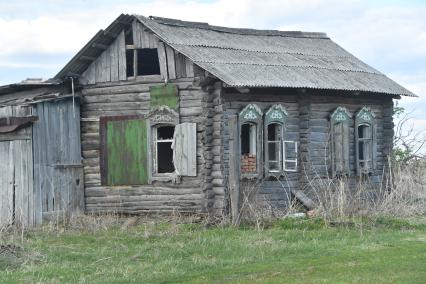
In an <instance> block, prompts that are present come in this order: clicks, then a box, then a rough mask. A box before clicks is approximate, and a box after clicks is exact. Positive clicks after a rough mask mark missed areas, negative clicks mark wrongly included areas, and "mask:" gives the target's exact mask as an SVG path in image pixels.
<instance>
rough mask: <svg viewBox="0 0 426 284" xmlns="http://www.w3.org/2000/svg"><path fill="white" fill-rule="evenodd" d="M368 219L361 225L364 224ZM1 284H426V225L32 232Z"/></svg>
mask: <svg viewBox="0 0 426 284" xmlns="http://www.w3.org/2000/svg"><path fill="white" fill-rule="evenodd" d="M361 221H363V222H361ZM15 244H18V245H19V246H21V247H22V248H23V252H20V254H22V255H27V256H28V257H27V259H24V260H23V261H21V262H22V263H21V264H20V265H19V266H16V265H15V266H8V265H1V263H2V259H1V255H0V283H34V282H37V283H64V282H71V283H132V282H133V283H179V282H191V283H205V282H217V283H223V282H232V283H251V282H258V283H259V282H261V283H264V282H266V283H321V282H325V283H424V282H425V281H426V226H425V225H411V224H410V223H408V222H407V221H404V220H389V219H385V218H382V219H378V220H375V222H374V223H373V222H371V221H369V222H367V221H365V220H358V221H357V222H356V223H339V224H336V225H334V226H331V225H330V224H326V223H324V222H323V221H321V220H315V219H313V220H307V219H288V220H285V221H278V222H276V223H274V224H272V225H271V226H270V227H269V228H267V229H264V230H262V231H258V230H255V229H254V228H252V227H244V228H240V229H236V228H231V227H225V228H217V227H215V228H209V229H205V228H204V227H203V226H202V225H198V224H171V223H160V224H156V225H155V224H152V223H149V224H148V225H139V226H136V227H132V228H130V229H126V230H121V229H120V228H111V229H106V230H94V231H93V232H92V231H90V230H86V231H83V232H76V231H72V230H63V231H60V230H59V231H56V232H47V231H46V230H45V231H43V230H41V231H34V232H30V233H27V234H26V235H25V236H24V240H23V241H22V242H16V241H15Z"/></svg>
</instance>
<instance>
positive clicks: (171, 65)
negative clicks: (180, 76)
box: [165, 45, 176, 79]
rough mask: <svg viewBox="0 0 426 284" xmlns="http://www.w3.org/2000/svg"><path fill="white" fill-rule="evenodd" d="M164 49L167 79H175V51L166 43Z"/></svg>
mask: <svg viewBox="0 0 426 284" xmlns="http://www.w3.org/2000/svg"><path fill="white" fill-rule="evenodd" d="M165 49H166V61H167V70H168V74H169V79H176V67H175V52H174V50H173V49H172V48H171V47H170V46H168V45H165Z"/></svg>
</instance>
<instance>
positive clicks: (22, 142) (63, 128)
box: [0, 14, 414, 224]
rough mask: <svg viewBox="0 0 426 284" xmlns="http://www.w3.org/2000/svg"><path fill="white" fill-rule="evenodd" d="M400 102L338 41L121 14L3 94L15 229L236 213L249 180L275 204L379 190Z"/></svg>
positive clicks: (6, 175) (2, 169)
mask: <svg viewBox="0 0 426 284" xmlns="http://www.w3.org/2000/svg"><path fill="white" fill-rule="evenodd" d="M401 96H414V94H412V93H411V92H410V91H408V90H406V89H405V88H403V87H401V86H400V85H398V84H397V83H395V82H394V81H392V80H391V79H389V78H388V77H386V76H385V75H383V74H382V73H380V72H379V71H377V70H375V69H373V68H372V67H370V66H368V65H367V64H365V63H363V62H362V61H360V60H359V59H357V58H356V57H354V56H353V55H351V54H350V53H348V52H347V51H345V50H344V49H343V48H341V47H340V46H338V45H337V44H336V43H334V42H333V41H331V40H330V38H328V37H327V35H326V34H324V33H314V32H290V31H274V30H253V29H237V28H225V27H218V26H212V25H209V24H207V23H199V22H185V21H180V20H173V19H166V18H159V17H143V16H138V15H124V14H123V15H120V16H119V17H118V18H117V19H116V20H115V21H114V22H113V23H112V24H111V25H110V26H109V27H108V28H107V29H105V30H101V31H99V32H98V33H97V34H96V35H95V36H94V37H93V38H92V39H91V40H90V41H89V42H88V43H87V44H86V45H85V46H84V47H83V48H82V49H81V50H80V51H79V52H78V53H77V55H75V56H74V58H72V59H71V61H70V62H69V63H68V64H67V65H66V66H65V67H64V68H63V69H62V70H61V71H60V72H59V73H58V74H57V75H56V76H55V78H54V79H52V80H49V81H46V82H33V83H31V82H26V83H22V84H14V85H8V86H4V87H1V89H0V106H1V108H0V116H1V117H2V118H0V160H1V163H0V193H1V199H0V210H1V211H0V212H1V222H2V223H5V222H6V223H7V222H12V220H13V219H15V220H16V219H19V218H21V219H22V218H24V217H19V216H26V217H25V218H24V219H25V222H26V223H29V224H38V223H40V222H41V221H42V218H43V216H44V215H49V212H60V211H75V210H81V209H84V210H85V212H123V213H129V214H137V213H141V212H146V211H154V212H171V211H174V210H178V211H184V212H206V213H213V214H223V213H224V214H230V213H232V212H234V213H235V212H236V210H238V206H239V200H241V194H239V193H240V191H241V190H242V189H241V187H242V183H245V182H246V181H250V182H252V183H254V184H256V186H257V187H258V191H257V192H256V194H257V195H256V198H258V199H259V200H261V201H262V202H264V203H265V204H267V205H268V206H276V207H285V206H287V205H288V202H289V200H290V199H293V198H296V199H303V196H304V194H303V192H308V191H309V187H310V180H309V179H310V178H313V177H315V178H339V177H342V176H348V177H350V178H353V179H357V178H360V177H366V178H368V179H370V180H371V181H372V182H373V183H374V182H376V183H380V179H381V176H382V175H383V171H384V168H385V166H386V159H387V156H388V155H389V153H390V151H391V148H392V138H393V126H394V125H393V121H392V114H393V99H398V98H400V97H401ZM302 201H303V200H302ZM307 206H309V205H307ZM24 207H25V208H24ZM23 208H24V209H23ZM18 211H19V212H24V213H22V214H21V213H18ZM18 217H19V218H18ZM21 219H19V220H21ZM22 220H23V219H22Z"/></svg>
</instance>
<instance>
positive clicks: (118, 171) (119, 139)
mask: <svg viewBox="0 0 426 284" xmlns="http://www.w3.org/2000/svg"><path fill="white" fill-rule="evenodd" d="M100 130H101V135H100V136H101V157H100V158H101V182H102V185H111V186H116V185H139V184H147V183H148V165H147V160H148V158H147V157H148V155H147V149H148V146H147V126H146V120H144V119H141V118H139V117H137V116H121V117H101V120H100Z"/></svg>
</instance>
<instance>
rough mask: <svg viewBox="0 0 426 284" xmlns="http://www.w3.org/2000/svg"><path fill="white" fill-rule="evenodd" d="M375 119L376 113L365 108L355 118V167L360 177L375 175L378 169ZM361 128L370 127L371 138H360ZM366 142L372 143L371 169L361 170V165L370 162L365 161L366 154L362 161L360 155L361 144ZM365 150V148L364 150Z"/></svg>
mask: <svg viewBox="0 0 426 284" xmlns="http://www.w3.org/2000/svg"><path fill="white" fill-rule="evenodd" d="M375 117H376V115H375V114H374V112H373V111H372V110H371V109H370V108H368V107H366V106H363V107H362V108H361V109H360V110H359V111H358V112H357V114H356V116H355V127H354V130H355V141H354V142H355V163H356V164H355V167H356V172H357V175H358V176H361V175H371V174H373V173H374V171H375V169H376V156H377V155H376V141H375V140H376V139H375V136H376V135H375V133H376V131H375ZM361 126H367V127H368V131H369V138H365V137H364V138H360V137H359V127H361ZM364 141H371V142H370V157H369V158H370V161H371V163H370V165H371V166H370V167H369V168H361V166H360V163H361V162H364V163H365V161H367V162H368V161H369V160H368V159H367V160H366V159H365V153H364V158H363V160H360V158H359V155H360V149H359V142H363V143H365V142H364ZM364 149H365V148H364Z"/></svg>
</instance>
